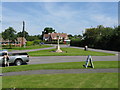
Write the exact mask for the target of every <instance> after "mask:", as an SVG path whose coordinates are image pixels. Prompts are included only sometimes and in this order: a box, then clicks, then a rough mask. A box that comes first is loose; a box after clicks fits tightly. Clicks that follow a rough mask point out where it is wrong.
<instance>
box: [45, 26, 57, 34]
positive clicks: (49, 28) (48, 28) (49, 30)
mask: <svg viewBox="0 0 120 90" xmlns="http://www.w3.org/2000/svg"><path fill="white" fill-rule="evenodd" d="M52 32H55V30H54V29H53V28H51V27H46V28H45V29H44V34H48V33H52Z"/></svg>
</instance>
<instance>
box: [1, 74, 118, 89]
mask: <svg viewBox="0 0 120 90" xmlns="http://www.w3.org/2000/svg"><path fill="white" fill-rule="evenodd" d="M2 81H3V83H2V85H3V88H118V73H82V74H42V75H20V76H4V77H3V78H2Z"/></svg>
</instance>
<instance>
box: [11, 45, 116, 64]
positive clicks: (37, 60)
mask: <svg viewBox="0 0 120 90" xmlns="http://www.w3.org/2000/svg"><path fill="white" fill-rule="evenodd" d="M50 45H52V46H53V47H49V48H40V49H32V50H16V51H12V52H30V51H38V50H46V49H52V48H55V47H56V45H55V44H50ZM61 47H71V46H68V45H61ZM71 48H78V49H84V48H82V47H71ZM89 50H91V51H99V52H106V53H113V54H118V52H115V51H108V50H100V49H91V48H89ZM86 59H87V56H41V57H30V62H29V63H28V64H42V63H59V62H79V61H85V60H86ZM92 59H93V61H118V55H116V56H92Z"/></svg>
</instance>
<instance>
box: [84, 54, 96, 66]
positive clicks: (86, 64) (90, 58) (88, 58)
mask: <svg viewBox="0 0 120 90" xmlns="http://www.w3.org/2000/svg"><path fill="white" fill-rule="evenodd" d="M89 63H90V65H91V66H89ZM83 66H84V67H85V68H87V67H91V68H94V65H93V61H92V57H91V56H90V55H88V57H87V60H86V63H85V65H83Z"/></svg>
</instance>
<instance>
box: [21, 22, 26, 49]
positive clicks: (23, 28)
mask: <svg viewBox="0 0 120 90" xmlns="http://www.w3.org/2000/svg"><path fill="white" fill-rule="evenodd" d="M22 32H23V36H22V45H23V47H24V48H25V43H24V38H25V22H24V21H23V31H22Z"/></svg>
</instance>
